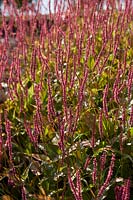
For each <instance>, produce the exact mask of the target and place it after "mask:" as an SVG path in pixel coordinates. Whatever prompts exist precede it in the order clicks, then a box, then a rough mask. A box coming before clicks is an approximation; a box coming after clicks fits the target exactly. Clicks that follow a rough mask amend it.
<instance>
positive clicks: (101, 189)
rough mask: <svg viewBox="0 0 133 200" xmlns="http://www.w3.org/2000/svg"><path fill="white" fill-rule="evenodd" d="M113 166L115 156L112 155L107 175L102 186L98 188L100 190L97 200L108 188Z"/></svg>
mask: <svg viewBox="0 0 133 200" xmlns="http://www.w3.org/2000/svg"><path fill="white" fill-rule="evenodd" d="M114 164H115V154H114V153H112V158H111V163H110V166H109V170H108V174H107V177H106V180H105V182H104V184H103V185H102V186H101V187H100V189H99V191H98V194H97V200H98V199H99V198H100V197H101V196H102V195H103V193H104V191H105V189H106V188H107V187H108V185H109V183H110V180H111V177H112V175H113V169H114Z"/></svg>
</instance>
